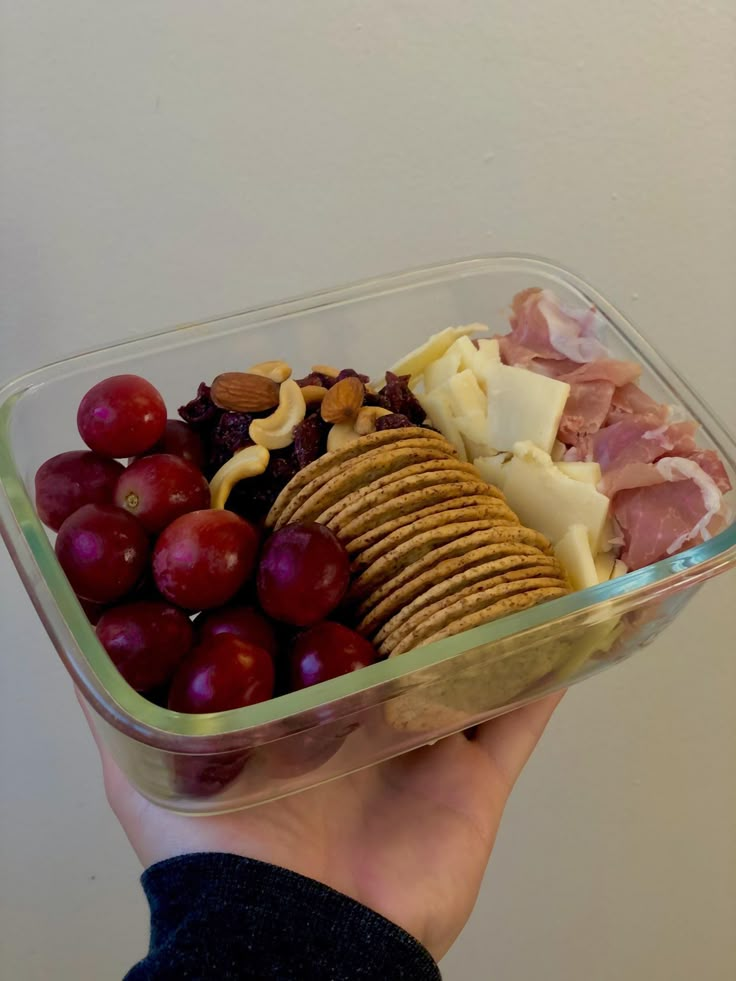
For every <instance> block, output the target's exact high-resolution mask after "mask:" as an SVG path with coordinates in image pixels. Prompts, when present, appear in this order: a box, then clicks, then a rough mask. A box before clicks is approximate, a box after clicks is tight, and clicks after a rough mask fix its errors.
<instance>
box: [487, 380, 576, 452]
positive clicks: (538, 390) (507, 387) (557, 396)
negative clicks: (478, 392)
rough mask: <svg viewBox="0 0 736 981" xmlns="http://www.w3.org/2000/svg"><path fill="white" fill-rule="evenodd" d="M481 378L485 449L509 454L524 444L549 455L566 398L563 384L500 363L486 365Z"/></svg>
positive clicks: (567, 388)
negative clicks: (484, 395) (483, 379)
mask: <svg viewBox="0 0 736 981" xmlns="http://www.w3.org/2000/svg"><path fill="white" fill-rule="evenodd" d="M485 377H486V392H487V393H488V443H489V445H490V446H492V447H493V448H494V449H496V450H510V449H512V448H513V446H514V444H515V443H518V442H520V441H526V440H528V441H530V442H532V443H534V445H535V446H538V447H539V448H540V449H542V450H544V451H545V452H546V453H549V452H551V450H552V447H553V445H554V442H555V437H556V436H557V430H558V428H559V425H560V419H561V418H562V413H563V411H564V408H565V403H566V402H567V397H568V395H569V394H570V386H569V385H568V384H567V382H561V381H557V380H556V379H554V378H547V377H546V376H545V375H537V374H535V373H534V372H533V371H529V370H528V369H527V368H513V367H511V366H510V365H505V364H500V363H499V364H489V365H487V366H486V370H485Z"/></svg>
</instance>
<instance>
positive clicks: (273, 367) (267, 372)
mask: <svg viewBox="0 0 736 981" xmlns="http://www.w3.org/2000/svg"><path fill="white" fill-rule="evenodd" d="M248 374H249V375H263V376H264V378H270V379H271V381H275V382H278V384H279V385H280V384H281V383H282V382H285V381H286V379H287V378H291V366H290V365H288V364H287V363H286V362H285V361H261V362H260V363H259V364H254V365H253V367H252V368H248Z"/></svg>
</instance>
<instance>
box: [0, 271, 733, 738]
mask: <svg viewBox="0 0 736 981" xmlns="http://www.w3.org/2000/svg"><path fill="white" fill-rule="evenodd" d="M505 271H506V272H519V273H525V274H529V275H530V276H532V275H535V274H536V275H537V276H541V277H543V278H544V279H545V280H547V281H548V282H550V283H554V282H557V283H558V284H559V285H560V286H563V287H565V288H566V289H567V290H570V289H573V290H574V291H576V292H577V293H578V294H579V295H580V298H581V299H582V300H584V301H585V302H587V303H592V304H594V305H595V306H596V307H597V308H598V310H599V311H600V312H601V314H602V315H603V316H604V317H605V318H606V319H607V320H608V321H609V323H610V324H611V325H612V326H613V327H614V328H615V329H616V331H617V332H618V333H619V334H620V335H621V336H622V337H623V338H624V340H625V341H627V342H628V344H629V345H630V346H631V347H632V348H634V349H635V350H636V353H637V357H638V358H639V359H640V361H641V362H642V364H643V365H644V366H646V367H647V368H648V370H649V371H650V372H652V373H654V374H655V375H656V376H657V377H658V379H659V380H660V381H661V382H663V383H664V384H665V386H666V387H667V388H669V389H670V390H671V391H672V393H673V395H676V398H677V399H678V401H680V402H682V403H683V405H684V406H685V407H686V408H687V409H688V411H689V412H690V414H691V415H692V417H693V418H694V419H697V421H698V422H699V423H700V425H701V427H702V429H703V431H704V432H705V433H706V434H707V435H708V437H709V439H710V440H711V441H712V443H713V444H714V445H715V446H717V447H718V449H719V451H720V452H721V454H722V455H723V457H724V459H725V460H726V461H727V463H728V464H729V466H730V467H731V469H732V470H736V443H735V442H734V439H733V438H732V437H731V435H730V434H729V433H728V431H727V430H726V428H725V426H724V425H723V423H721V422H720V420H719V419H718V418H717V416H716V415H715V413H713V411H712V410H711V409H710V408H709V407H708V406H707V405H706V404H705V403H704V402H703V400H702V399H701V398H700V397H699V396H698V395H697V394H696V393H695V392H694V391H693V389H692V388H691V386H690V385H689V383H688V382H687V381H686V380H685V379H684V378H682V377H681V375H680V374H679V373H678V372H677V371H676V370H675V369H674V368H672V367H671V366H670V365H669V364H668V363H667V362H666V361H665V360H664V359H663V358H662V357H661V356H660V355H659V354H658V353H657V352H656V351H655V350H654V349H653V348H652V346H651V345H650V344H649V343H648V342H647V341H646V340H645V339H644V338H643V337H642V336H641V335H640V334H639V332H638V331H637V330H636V329H635V328H634V327H633V326H632V324H631V323H630V322H629V321H628V319H627V318H626V317H624V315H623V314H621V313H620V312H619V311H618V310H617V309H616V308H615V307H613V306H612V305H611V304H610V303H609V302H608V301H607V300H606V299H605V298H604V297H603V296H601V295H600V294H599V293H598V292H597V291H596V290H595V289H594V288H593V287H591V286H590V285H589V284H587V283H586V282H585V281H584V280H583V279H582V278H580V277H579V276H578V275H576V274H575V273H572V272H569V271H568V270H566V269H564V268H563V267H561V266H559V265H556V264H555V263H552V262H550V261H548V260H546V259H543V258H540V257H537V256H533V255H523V254H498V255H487V256H474V257H470V258H465V259H458V260H455V261H451V262H447V263H441V264H436V265H432V266H427V267H419V268H414V269H410V270H407V271H405V272H399V273H394V274H389V275H387V276H378V277H373V278H370V279H367V280H362V281H359V282H355V283H351V284H349V285H347V286H343V287H338V288H336V289H323V290H319V291H316V292H313V293H310V294H307V295H305V296H303V297H296V298H292V299H288V300H285V301H282V302H279V303H275V304H267V305H262V306H256V307H252V308H249V309H246V310H245V311H243V312H236V313H230V314H226V315H224V316H220V317H216V318H214V319H210V320H206V321H200V322H192V323H187V324H183V325H180V326H177V327H174V328H170V329H168V330H163V331H157V332H154V333H152V334H148V335H145V336H142V337H136V338H131V339H127V340H125V341H122V342H119V343H114V344H110V345H107V346H105V347H102V348H99V349H94V350H90V351H87V352H84V353H81V354H77V355H74V356H72V357H69V358H65V359H63V360H60V361H57V362H54V363H52V364H50V365H47V366H46V367H43V368H38V369H36V370H34V371H31V372H28V373H25V374H23V375H21V376H20V377H19V378H17V379H16V380H15V381H12V382H10V383H8V384H6V385H5V386H3V387H2V388H0V531H2V535H3V538H4V539H5V542H6V544H7V547H8V550H9V552H10V555H11V557H12V559H13V561H14V563H15V565H16V568H17V570H18V572H19V574H20V577H21V579H22V580H23V582H24V585H25V587H26V590H27V592H28V593H29V596H30V598H31V600H32V602H33V604H34V606H35V608H36V611H37V612H38V614H39V616H40V618H41V620H42V621H43V623H44V625H45V627H46V629H47V632H48V633H49V635H50V637H51V639H52V641H53V643H54V646H55V647H56V649H57V651H58V653H59V655H60V657H61V659H62V661H63V662H64V664H65V666H66V668H67V670H68V671H69V673H70V675H71V676H72V679H73V681H74V683H75V685H76V686H77V688H78V689H79V691H80V692H81V694H82V695H83V696H84V698H85V699H86V700H87V701H88V702H89V704H90V705H91V706H92V707H93V708H94V710H95V711H96V712H97V713H98V714H99V715H100V716H101V717H102V718H103V719H105V721H106V722H108V723H109V724H110V725H112V726H113V727H114V728H116V729H118V730H120V731H121V732H123V733H125V734H126V735H128V736H130V737H132V738H134V739H136V740H137V741H139V742H142V743H145V744H148V745H150V746H152V747H155V748H158V749H162V750H165V751H169V752H179V753H195V754H196V753H202V752H206V751H208V750H210V751H211V747H212V741H213V740H215V743H216V745H217V748H218V750H220V749H222V750H225V749H228V748H230V747H231V746H234V745H236V744H239V737H242V736H243V735H244V734H250V735H255V730H258V734H259V735H260V734H262V735H263V736H264V737H265V738H264V739H263V740H262V741H263V742H268V741H271V740H272V739H276V738H280V737H282V736H284V735H285V734H286V731H285V729H284V724H285V723H286V722H287V721H288V723H289V727H288V732H289V733H292V732H299V731H303V730H307V729H309V728H312V727H313V726H314V725H315V722H314V720H313V718H311V717H310V716H309V713H310V712H311V711H312V710H314V709H320V708H323V707H325V708H329V710H330V718H331V719H337V718H341V717H343V716H345V715H348V714H350V713H351V712H352V711H355V709H356V707H357V706H358V704H359V702H360V699H361V696H365V694H366V693H367V692H370V691H371V690H372V689H375V688H378V687H381V686H383V685H385V684H386V683H387V682H404V683H405V681H406V679H408V678H409V676H410V675H413V674H415V673H416V672H419V671H420V670H421V669H426V668H430V667H433V666H435V665H438V664H440V663H441V662H444V661H448V660H452V659H453V658H455V657H458V656H459V655H461V654H463V653H467V652H468V651H469V650H471V649H473V648H476V647H479V646H481V645H486V644H489V643H492V642H495V641H500V640H504V639H507V638H509V637H511V636H512V635H513V636H514V637H516V636H518V637H519V640H520V642H521V641H523V642H524V643H528V642H530V641H531V640H532V639H533V638H534V637H535V636H536V635H537V634H541V632H542V631H543V630H545V629H547V628H549V627H550V626H555V627H558V626H562V625H564V624H567V623H569V624H570V625H571V626H572V625H573V624H574V623H575V622H577V621H578V620H579V619H580V617H581V615H585V617H586V620H587V619H588V618H589V619H590V621H591V622H594V621H597V620H599V619H601V618H603V617H604V616H607V615H611V613H614V612H616V611H617V610H618V609H619V608H620V607H621V606H622V605H623V604H624V602H625V603H626V606H627V608H631V607H633V606H641V605H643V604H644V603H646V602H649V601H652V600H654V599H656V598H657V596H659V595H660V594H662V593H663V592H668V593H669V592H673V591H677V590H681V589H684V588H687V587H690V586H694V585H696V584H699V583H701V582H703V581H705V580H706V579H708V578H710V577H712V576H714V575H716V574H718V573H720V572H723V571H725V570H726V569H728V568H729V567H731V566H733V565H735V564H736V524H732V525H730V526H729V527H728V528H727V529H725V530H724V531H722V532H721V533H720V534H719V535H717V536H715V537H714V538H712V539H710V540H709V541H707V542H704V543H702V544H700V545H697V546H694V547H692V548H690V549H687V550H686V551H684V552H681V553H679V554H677V555H674V556H671V557H669V558H667V559H663V560H661V561H660V562H657V563H656V564H654V565H651V566H647V567H645V568H643V569H640V570H638V571H636V572H631V573H627V574H626V575H625V576H622V577H620V578H618V579H615V580H611V581H609V582H606V583H602V584H600V585H598V586H594V587H591V588H589V589H586V590H583V591H580V592H577V593H572V594H570V595H569V596H565V597H563V598H561V599H556V600H552V601H551V602H547V603H544V604H541V605H540V606H538V607H533V608H531V609H529V610H525V611H522V612H519V613H516V614H512V615H510V616H508V617H505V618H503V619H501V620H497V621H494V622H492V623H489V624H485V625H482V626H479V627H475V628H474V629H472V630H470V631H465V632H463V633H461V634H457V635H455V636H453V637H450V638H447V639H445V640H441V641H437V642H435V643H433V644H430V645H428V646H425V647H420V648H417V649H415V650H413V651H411V652H409V653H407V654H404V655H402V656H401V657H400V658H395V659H390V660H388V661H382V662H379V663H377V664H374V665H372V666H370V667H368V668H363V669H362V670H361V671H359V672H354V673H352V674H349V675H345V676H342V677H340V678H336V679H334V680H332V681H328V682H325V683H323V684H321V685H317V686H315V687H313V688H307V689H304V690H302V691H298V692H292V693H290V694H287V695H282V696H280V697H278V698H275V699H272V700H270V701H268V702H262V703H259V704H257V705H252V706H248V707H247V708H242V709H234V710H231V711H228V712H220V713H210V714H205V715H187V714H182V713H177V712H172V711H170V710H168V709H165V708H161V707H159V706H157V705H154V704H153V703H151V702H149V701H148V700H147V699H145V698H143V696H141V695H139V694H138V693H137V692H135V691H134V690H133V689H132V688H130V687H129V686H128V685H127V684H126V683H125V682H124V681H123V680H122V678H121V676H120V675H119V674H118V672H117V671H116V669H115V668H114V667H113V665H112V663H111V662H110V661H109V658H107V657H106V656H105V655H104V651H103V649H102V647H101V645H100V644H99V642H98V641H97V638H96V636H95V633H94V630H93V628H92V627H91V626H90V624H89V622H88V620H87V618H86V616H85V614H84V612H83V611H82V608H81V606H80V605H79V603H78V601H77V599H76V597H75V596H74V594H73V592H72V590H71V587H70V586H69V584H68V582H67V580H66V577H65V576H64V574H63V572H62V571H61V567H60V566H59V565H58V563H57V561H56V558H55V555H54V551H53V548H52V546H51V543H50V541H49V539H48V536H47V534H46V531H45V530H44V528H43V526H42V525H41V522H40V521H39V519H38V518H37V516H36V514H35V511H34V508H33V505H32V503H31V501H30V498H29V496H28V494H27V492H26V489H25V485H24V482H23V479H22V477H21V476H20V474H19V472H18V469H17V467H16V465H15V460H14V456H13V452H12V447H11V441H10V425H11V419H12V413H13V409H14V406H15V404H16V403H17V402H18V401H19V400H20V399H21V398H22V397H23V396H24V395H25V394H27V393H28V392H30V391H32V390H33V389H34V388H36V387H38V386H40V385H43V384H48V383H50V382H52V381H54V380H56V379H59V378H61V377H66V376H69V375H72V374H75V373H77V372H79V371H83V370H86V369H87V368H90V367H95V365H100V366H101V365H102V364H104V362H105V361H107V360H108V359H109V358H110V357H111V355H113V354H118V353H122V352H125V353H129V354H130V355H131V356H134V355H135V354H136V353H142V352H144V351H145V352H148V353H154V352H155V351H159V350H161V349H162V348H163V347H165V346H166V345H167V344H168V342H169V340H170V339H171V336H172V335H173V334H176V335H177V341H178V343H180V344H181V343H184V344H188V343H192V344H193V343H197V342H199V341H201V339H202V337H203V336H206V335H207V334H209V333H213V332H217V333H218V334H221V333H230V332H233V331H236V330H237V331H243V330H244V329H245V330H247V329H252V328H254V327H256V326H262V325H264V324H266V323H269V322H273V321H274V320H280V319H282V318H285V317H288V316H291V315H293V314H295V313H305V312H308V311H315V310H319V309H322V308H327V307H329V308H334V307H336V306H339V305H343V304H349V303H353V302H356V301H359V300H362V299H366V298H368V297H376V296H381V295H387V294H390V293H394V292H402V291H405V290H409V289H413V288H416V287H422V286H429V285H434V284H437V283H441V282H444V281H451V280H456V279H460V278H465V277H471V276H476V275H482V274H485V273H488V272H494V273H499V272H505ZM512 655H513V652H509V654H507V655H505V656H512ZM418 680H419V679H418ZM387 697H390V695H389V696H387ZM259 741H260V740H259Z"/></svg>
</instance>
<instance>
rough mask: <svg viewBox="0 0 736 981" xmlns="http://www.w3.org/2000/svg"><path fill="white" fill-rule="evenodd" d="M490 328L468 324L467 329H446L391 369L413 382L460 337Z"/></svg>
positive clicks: (480, 332)
mask: <svg viewBox="0 0 736 981" xmlns="http://www.w3.org/2000/svg"><path fill="white" fill-rule="evenodd" d="M487 330H488V328H487V327H486V326H485V325H484V324H468V325H467V326H466V327H445V329H444V330H441V331H439V332H438V333H437V334H432V336H431V337H430V338H429V339H428V340H426V341H425V342H424V344H420V346H419V347H417V348H415V349H414V350H413V351H410V352H409V353H408V354H406V355H405V356H404V357H403V358H401V359H400V360H399V361H397V362H396V364H395V365H394V366H393V368H391V371H393V373H394V374H396V375H410V376H411V377H412V380H413V379H414V378H415V377H418V376H419V375H423V374H424V370H425V368H426V367H427V365H429V364H431V363H432V362H433V361H436V360H437V359H438V358H441V357H442V355H443V354H444V353H445V351H447V350H448V348H449V347H451V346H452V344H454V343H455V341H456V340H457V339H458V337H464V336H467V335H472V334H482V333H485V332H486V331H487Z"/></svg>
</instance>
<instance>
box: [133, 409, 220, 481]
mask: <svg viewBox="0 0 736 981" xmlns="http://www.w3.org/2000/svg"><path fill="white" fill-rule="evenodd" d="M149 453H171V454H172V455H173V456H179V457H181V458H182V460H186V461H187V463H192V464H194V466H195V467H197V469H199V470H202V469H203V468H204V464H205V453H204V443H203V442H202V437H201V436H200V435H199V433H198V432H197V431H196V430H195V429H192V427H191V426H188V425H187V424H186V423H185V422H182V421H181V420H180V419H167V420H166V428H165V429H164V434H163V436H162V437H161V439H160V440H159V441H158V442H157V443H154V445H153V446H152V447H151V448H150V450H147V451H146V452H145V453H142V454H140V456H147V455H148V454H149ZM131 462H132V461H131Z"/></svg>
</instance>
